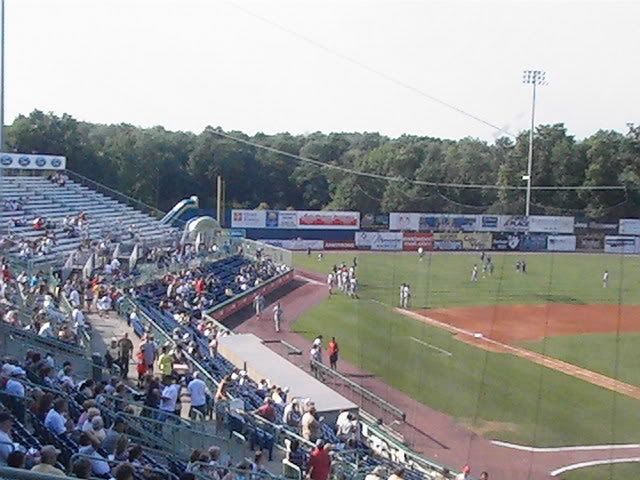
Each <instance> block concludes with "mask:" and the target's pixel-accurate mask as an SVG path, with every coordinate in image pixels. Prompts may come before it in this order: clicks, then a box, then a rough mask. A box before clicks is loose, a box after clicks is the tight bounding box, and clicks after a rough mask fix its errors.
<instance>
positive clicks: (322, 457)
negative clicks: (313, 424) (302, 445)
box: [307, 439, 331, 480]
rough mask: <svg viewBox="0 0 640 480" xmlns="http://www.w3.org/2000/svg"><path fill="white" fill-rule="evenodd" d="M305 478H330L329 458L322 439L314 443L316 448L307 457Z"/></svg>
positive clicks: (318, 479) (323, 479)
mask: <svg viewBox="0 0 640 480" xmlns="http://www.w3.org/2000/svg"><path fill="white" fill-rule="evenodd" d="M307 476H308V477H309V478H310V479H311V480H328V479H329V477H330V476H331V457H330V456H329V451H328V445H325V444H324V440H322V439H318V440H317V441H316V446H315V448H314V449H313V450H312V451H311V455H309V471H308V472H307Z"/></svg>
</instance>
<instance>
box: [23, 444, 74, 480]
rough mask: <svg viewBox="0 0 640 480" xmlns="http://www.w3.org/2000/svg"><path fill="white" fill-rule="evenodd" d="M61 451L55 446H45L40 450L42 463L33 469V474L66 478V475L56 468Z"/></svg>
mask: <svg viewBox="0 0 640 480" xmlns="http://www.w3.org/2000/svg"><path fill="white" fill-rule="evenodd" d="M59 455H60V450H58V449H57V448H56V447H54V446H53V445H45V446H44V447H42V448H41V449H40V463H38V464H37V465H35V466H34V467H33V468H31V471H32V472H36V473H43V474H45V475H55V476H62V477H64V476H66V474H65V473H64V472H63V471H62V470H60V469H59V468H56V466H55V465H56V464H57V463H58V456H59Z"/></svg>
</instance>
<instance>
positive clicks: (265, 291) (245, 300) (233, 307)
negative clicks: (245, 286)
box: [210, 270, 293, 322]
mask: <svg viewBox="0 0 640 480" xmlns="http://www.w3.org/2000/svg"><path fill="white" fill-rule="evenodd" d="M291 280H293V270H292V271H290V272H287V273H286V274H284V275H283V276H281V277H280V278H277V279H276V280H272V281H270V282H269V283H266V284H264V285H262V286H261V287H259V288H257V289H256V290H251V291H250V292H247V293H245V294H244V295H243V296H242V297H240V298H238V299H237V300H236V301H235V302H232V303H229V304H227V305H225V306H224V307H222V308H219V309H218V310H215V311H213V312H211V313H210V315H211V316H212V317H213V318H215V319H216V320H217V321H219V322H220V321H222V320H224V319H225V318H227V317H228V316H230V315H233V314H234V313H236V312H237V311H238V310H240V309H241V308H244V307H246V306H247V305H251V304H252V303H253V299H254V298H255V297H256V295H257V294H258V293H260V294H262V295H264V296H266V295H269V294H270V293H271V292H273V291H274V290H275V289H277V288H280V287H282V286H283V285H285V284H287V283H289V282H290V281H291Z"/></svg>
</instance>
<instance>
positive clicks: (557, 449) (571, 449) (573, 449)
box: [491, 440, 640, 453]
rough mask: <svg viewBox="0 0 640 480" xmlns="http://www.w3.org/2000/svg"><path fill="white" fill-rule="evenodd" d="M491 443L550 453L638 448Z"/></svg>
mask: <svg viewBox="0 0 640 480" xmlns="http://www.w3.org/2000/svg"><path fill="white" fill-rule="evenodd" d="M491 443H493V444H494V445H497V446H499V447H505V448H511V449H513V450H523V451H525V452H537V453H550V452H579V451H593V450H623V449H631V448H640V444H638V443H629V444H613V445H576V446H573V447H529V446H527V445H517V444H515V443H508V442H502V441H500V440H492V441H491Z"/></svg>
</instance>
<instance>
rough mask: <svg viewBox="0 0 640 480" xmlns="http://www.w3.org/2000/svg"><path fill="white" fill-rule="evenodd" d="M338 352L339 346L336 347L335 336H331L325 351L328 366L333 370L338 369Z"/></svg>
mask: <svg viewBox="0 0 640 480" xmlns="http://www.w3.org/2000/svg"><path fill="white" fill-rule="evenodd" d="M338 352H340V348H339V347H338V342H337V341H336V337H331V341H330V342H329V345H327V353H328V354H329V366H330V367H331V368H332V369H333V370H337V369H338Z"/></svg>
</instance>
